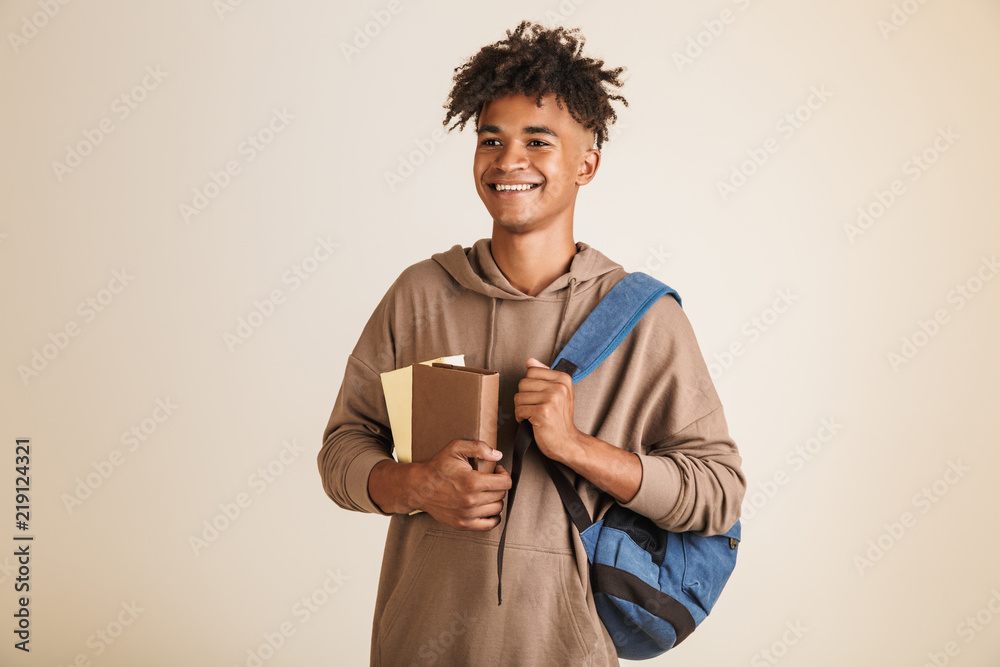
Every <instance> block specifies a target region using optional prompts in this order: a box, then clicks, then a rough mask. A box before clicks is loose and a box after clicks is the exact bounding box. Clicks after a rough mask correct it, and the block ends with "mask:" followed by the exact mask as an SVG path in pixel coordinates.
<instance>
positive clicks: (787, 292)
mask: <svg viewBox="0 0 1000 667" xmlns="http://www.w3.org/2000/svg"><path fill="white" fill-rule="evenodd" d="M798 300H799V296H798V295H797V294H795V293H794V292H792V288H791V287H788V288H785V289H783V290H778V293H777V295H776V296H775V297H774V300H773V301H772V302H771V305H770V306H768V307H766V308H764V309H763V310H762V311H760V314H758V315H755V316H754V317H751V318H750V319H748V320H747V321H746V322H744V323H743V324H742V326H740V333H741V334H742V337H741V338H737V339H736V340H734V341H733V342H732V343H730V344H729V346H728V347H727V348H726V349H725V350H723V351H722V352H716V353H715V354H713V355H712V358H711V359H706V361H707V362H708V373H709V375H711V377H712V379H713V380H716V381H717V380H718V379H719V378H721V377H722V376H723V375H724V374H725V373H726V371H728V370H729V369H730V368H732V367H733V364H735V363H736V360H737V359H738V358H740V357H742V356H743V355H744V354H746V351H747V348H748V347H749V346H750V345H753V344H754V343H756V342H757V341H758V340H760V338H761V336H763V335H764V334H765V333H767V332H768V331H770V330H771V328H772V327H773V326H774V325H775V324H776V323H777V322H778V320H780V319H781V317H782V315H784V314H785V313H787V312H788V310H789V309H790V308H791V307H792V304H794V303H795V302H796V301H798Z"/></svg>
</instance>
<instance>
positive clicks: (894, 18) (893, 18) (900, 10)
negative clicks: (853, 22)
mask: <svg viewBox="0 0 1000 667" xmlns="http://www.w3.org/2000/svg"><path fill="white" fill-rule="evenodd" d="M925 4H927V0H903V2H901V3H899V4H893V6H892V11H891V12H889V16H888V17H887V18H880V19H879V20H878V21H876V22H875V27H876V28H878V31H879V34H881V35H882V39H889V35H891V34H893V33H896V32H899V31H900V29H901V28H902V27H903V26H905V25H906V24H907V23H909V22H910V19H911V18H913V16H915V15H916V13H917V12H919V11H920V10H921V8H923V6H924V5H925Z"/></svg>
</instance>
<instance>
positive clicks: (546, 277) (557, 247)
mask: <svg viewBox="0 0 1000 667" xmlns="http://www.w3.org/2000/svg"><path fill="white" fill-rule="evenodd" d="M490 248H491V250H492V252H493V260H494V261H495V262H496V263H497V267H499V269H500V271H501V272H502V273H503V275H504V277H505V278H507V280H508V281H509V282H510V284H511V285H512V286H513V287H515V288H516V289H518V290H520V291H521V292H523V293H525V294H527V295H529V296H536V295H537V294H538V293H539V292H541V291H542V290H543V289H545V288H546V287H548V286H549V285H551V284H552V281H554V280H555V279H556V278H558V277H559V276H561V275H563V274H564V273H566V271H568V270H569V266H570V264H571V263H572V261H573V256H574V255H576V243H575V242H574V241H573V229H572V227H569V226H559V227H556V228H554V229H553V228H550V229H545V230H536V231H533V232H530V233H526V234H512V233H510V232H509V231H508V230H505V229H503V228H501V227H499V226H498V225H494V226H493V237H492V241H491V243H490Z"/></svg>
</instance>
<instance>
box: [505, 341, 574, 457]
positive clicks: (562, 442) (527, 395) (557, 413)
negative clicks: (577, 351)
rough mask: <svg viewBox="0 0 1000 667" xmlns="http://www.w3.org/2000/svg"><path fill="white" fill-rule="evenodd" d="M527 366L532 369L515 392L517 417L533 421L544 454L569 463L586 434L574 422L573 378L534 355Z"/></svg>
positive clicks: (538, 442)
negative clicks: (551, 367)
mask: <svg viewBox="0 0 1000 667" xmlns="http://www.w3.org/2000/svg"><path fill="white" fill-rule="evenodd" d="M525 365H526V366H527V368H528V371H527V373H526V374H525V376H524V378H523V379H522V380H521V381H520V382H518V384H517V394H515V395H514V418H515V419H517V421H519V422H520V421H523V420H525V419H527V420H528V421H530V422H531V426H532V428H533V429H534V432H535V442H536V443H537V444H538V448H539V449H540V450H542V453H543V454H545V456H547V457H549V458H550V459H552V460H554V461H560V462H564V463H565V462H567V461H568V460H570V459H571V458H573V454H574V453H577V452H578V450H579V449H580V447H581V444H582V438H581V436H582V434H581V433H580V431H579V430H577V428H576V426H575V425H574V424H573V380H572V378H570V376H569V375H568V374H566V373H562V372H560V371H554V370H552V369H550V368H549V367H548V366H546V365H545V364H543V363H542V362H540V361H538V360H537V359H534V358H531V359H528V360H527V362H526V364H525Z"/></svg>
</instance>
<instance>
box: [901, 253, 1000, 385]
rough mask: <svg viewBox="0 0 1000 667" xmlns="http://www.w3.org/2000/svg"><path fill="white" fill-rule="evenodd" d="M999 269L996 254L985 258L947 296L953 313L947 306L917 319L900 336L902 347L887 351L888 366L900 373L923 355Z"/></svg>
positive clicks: (946, 300) (999, 264)
mask: <svg viewBox="0 0 1000 667" xmlns="http://www.w3.org/2000/svg"><path fill="white" fill-rule="evenodd" d="M998 271H1000V262H997V256H996V255H995V254H994V255H992V256H991V257H985V256H984V257H982V258H981V259H980V261H979V266H977V267H976V269H975V270H974V271H973V272H972V274H971V275H969V277H967V278H966V279H965V280H962V281H961V282H958V283H956V284H955V286H954V287H953V288H952V289H950V290H949V291H948V294H947V295H945V303H947V304H950V305H952V306H953V308H952V309H951V312H949V311H948V308H947V307H940V308H937V309H936V310H935V311H934V312H933V313H932V314H931V315H930V317H928V318H927V319H923V318H919V319H917V326H916V328H915V329H913V331H912V332H910V333H909V334H906V335H904V336H902V337H901V338H900V339H899V341H900V345H899V348H897V349H895V350H892V351H890V352H888V353H887V354H886V359H887V360H888V361H889V367H890V368H891V369H892V370H893V372H894V373H898V372H899V369H900V368H901V367H903V366H905V365H906V364H908V363H910V362H911V361H913V360H914V359H915V358H916V356H917V355H918V354H920V351H921V350H923V349H924V348H926V347H927V345H928V344H930V342H931V341H932V340H934V338H935V337H936V336H937V335H938V334H940V333H941V330H942V329H943V328H944V327H945V326H947V325H948V324H950V323H951V321H952V320H951V318H952V315H953V314H954V313H957V312H958V311H960V310H962V309H963V308H965V306H966V305H967V304H968V303H969V302H970V301H972V300H973V299H974V298H976V296H977V295H978V294H979V293H980V292H981V291H982V290H983V287H985V286H986V283H988V282H990V281H991V280H993V278H994V277H995V276H996V275H997V272H998Z"/></svg>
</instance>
